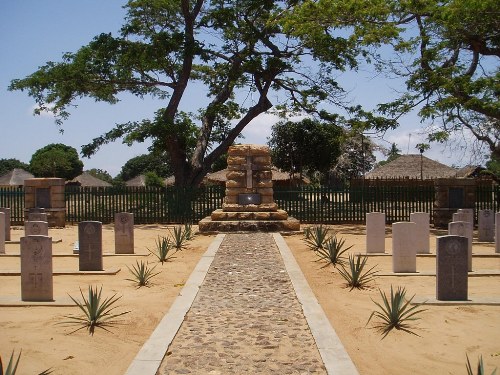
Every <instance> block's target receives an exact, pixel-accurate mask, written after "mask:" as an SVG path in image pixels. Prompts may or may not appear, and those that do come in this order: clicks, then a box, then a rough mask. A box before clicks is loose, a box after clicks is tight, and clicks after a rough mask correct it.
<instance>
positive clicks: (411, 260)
mask: <svg viewBox="0 0 500 375" xmlns="http://www.w3.org/2000/svg"><path fill="white" fill-rule="evenodd" d="M416 226H417V224H415V223H411V222H399V223H393V224H392V271H393V272H417V249H416V247H415V245H416V241H415V233H416Z"/></svg>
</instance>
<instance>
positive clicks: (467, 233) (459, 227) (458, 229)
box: [448, 221, 473, 271]
mask: <svg viewBox="0 0 500 375" xmlns="http://www.w3.org/2000/svg"><path fill="white" fill-rule="evenodd" d="M472 233H473V232H472V224H471V223H469V222H467V221H452V222H451V223H448V235H450V236H461V237H466V238H467V254H468V258H467V259H468V263H467V264H468V270H469V271H472Z"/></svg>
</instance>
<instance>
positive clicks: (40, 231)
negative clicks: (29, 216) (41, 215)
mask: <svg viewBox="0 0 500 375" xmlns="http://www.w3.org/2000/svg"><path fill="white" fill-rule="evenodd" d="M24 235H25V236H26V237H27V236H48V235H49V223H47V222H46V221H26V222H24Z"/></svg>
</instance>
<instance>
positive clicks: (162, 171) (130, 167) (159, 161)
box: [117, 154, 172, 181]
mask: <svg viewBox="0 0 500 375" xmlns="http://www.w3.org/2000/svg"><path fill="white" fill-rule="evenodd" d="M147 172H154V173H155V174H156V175H157V176H159V177H163V178H166V177H169V176H171V175H172V169H171V168H170V163H169V161H168V156H166V155H164V154H143V155H139V156H135V157H133V158H132V159H129V160H127V162H126V163H125V164H124V165H123V167H122V169H121V171H120V173H119V174H118V176H117V178H118V179H120V180H123V181H128V180H130V179H132V178H134V177H136V176H139V175H140V174H146V173H147Z"/></svg>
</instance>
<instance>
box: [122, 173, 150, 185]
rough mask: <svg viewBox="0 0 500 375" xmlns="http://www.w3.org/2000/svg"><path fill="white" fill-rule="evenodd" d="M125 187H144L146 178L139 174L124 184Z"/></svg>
mask: <svg viewBox="0 0 500 375" xmlns="http://www.w3.org/2000/svg"><path fill="white" fill-rule="evenodd" d="M125 185H126V186H146V176H144V175H143V174H140V175H139V176H135V177H134V178H131V179H130V180H128V181H126V182H125Z"/></svg>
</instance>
